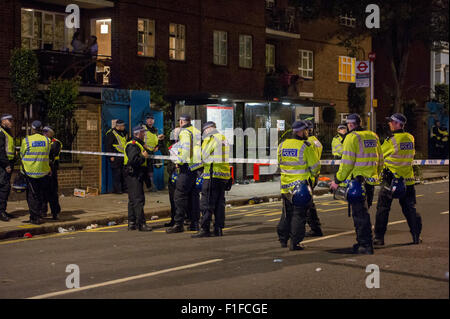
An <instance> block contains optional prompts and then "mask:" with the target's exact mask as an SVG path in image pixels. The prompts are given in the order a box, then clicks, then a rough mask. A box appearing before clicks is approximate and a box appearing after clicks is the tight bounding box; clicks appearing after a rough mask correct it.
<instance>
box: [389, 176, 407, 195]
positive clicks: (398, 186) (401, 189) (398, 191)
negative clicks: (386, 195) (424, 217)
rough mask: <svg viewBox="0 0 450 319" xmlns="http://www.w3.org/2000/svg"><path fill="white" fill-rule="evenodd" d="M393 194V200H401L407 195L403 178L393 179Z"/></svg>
mask: <svg viewBox="0 0 450 319" xmlns="http://www.w3.org/2000/svg"><path fill="white" fill-rule="evenodd" d="M391 192H392V197H393V198H401V197H403V196H404V195H405V194H406V186H405V182H404V180H403V177H400V178H393V179H392V183H391Z"/></svg>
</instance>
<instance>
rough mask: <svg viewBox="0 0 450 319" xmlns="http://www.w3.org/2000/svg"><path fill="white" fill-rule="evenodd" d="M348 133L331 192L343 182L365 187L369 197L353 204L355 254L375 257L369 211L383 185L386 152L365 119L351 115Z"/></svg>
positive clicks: (348, 121) (348, 122)
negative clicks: (374, 197) (376, 189)
mask: <svg viewBox="0 0 450 319" xmlns="http://www.w3.org/2000/svg"><path fill="white" fill-rule="evenodd" d="M346 122H347V126H348V133H347V135H346V136H345V139H344V145H343V150H342V160H341V164H340V166H339V170H338V172H337V173H336V175H335V180H334V181H333V182H332V183H331V189H333V190H336V189H337V188H338V187H339V184H340V183H344V182H345V183H348V182H350V180H355V181H357V182H358V183H360V184H361V185H363V186H364V188H365V192H366V198H363V199H362V200H360V201H357V202H352V203H350V204H349V205H350V207H351V209H352V212H353V221H354V225H355V229H356V240H357V243H356V244H355V245H353V252H354V253H355V254H373V244H372V226H371V223H370V215H369V208H370V206H371V205H372V200H373V194H374V185H376V184H378V183H379V176H380V173H381V170H382V168H383V153H382V151H381V146H380V141H379V138H378V135H377V134H375V133H374V132H372V131H369V130H366V129H364V128H362V127H361V117H360V116H359V115H358V114H350V115H349V116H348V117H347V121H346Z"/></svg>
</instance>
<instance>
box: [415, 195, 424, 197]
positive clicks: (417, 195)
mask: <svg viewBox="0 0 450 319" xmlns="http://www.w3.org/2000/svg"><path fill="white" fill-rule="evenodd" d="M422 196H424V195H416V197H422Z"/></svg>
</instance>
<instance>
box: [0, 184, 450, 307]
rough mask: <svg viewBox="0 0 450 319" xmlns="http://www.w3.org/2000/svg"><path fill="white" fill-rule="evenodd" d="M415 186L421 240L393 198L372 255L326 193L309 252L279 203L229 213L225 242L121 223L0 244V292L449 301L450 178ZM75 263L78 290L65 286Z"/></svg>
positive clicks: (1, 295) (43, 295)
mask: <svg viewBox="0 0 450 319" xmlns="http://www.w3.org/2000/svg"><path fill="white" fill-rule="evenodd" d="M416 190H417V194H418V198H417V202H418V203H417V208H418V211H419V212H420V213H421V214H422V218H423V233H422V238H423V243H422V244H420V245H417V246H416V245H409V243H410V242H411V236H410V233H409V229H408V226H407V223H406V221H405V219H404V217H403V215H402V213H401V210H400V206H399V205H398V202H394V204H393V206H392V211H391V215H390V219H389V222H390V226H389V227H388V233H387V235H386V238H385V241H386V246H385V247H383V248H379V249H376V250H375V254H374V255H370V256H368V255H364V256H361V255H352V254H351V250H350V248H351V246H352V244H353V243H354V242H355V234H354V232H353V231H354V228H353V222H352V219H351V218H349V217H347V205H346V204H345V202H339V201H335V200H333V199H332V197H330V196H327V195H325V196H322V197H318V198H316V204H317V207H318V213H319V217H320V219H321V222H322V227H323V231H324V236H323V237H319V238H317V237H316V238H305V241H304V242H303V243H304V246H305V247H306V249H305V250H304V251H293V252H291V251H289V250H288V249H286V248H280V245H279V242H278V240H277V235H276V226H277V223H278V220H279V217H280V214H281V203H280V202H272V203H264V204H259V205H252V206H242V207H232V208H229V209H227V217H226V218H227V220H226V227H227V228H226V229H225V230H224V236H223V237H218V238H217V237H212V238H199V239H192V238H191V237H190V236H191V234H192V232H184V233H179V234H170V235H169V234H166V233H165V229H164V228H160V227H158V226H162V224H163V223H164V222H166V220H160V221H156V223H152V225H154V226H155V228H154V230H153V231H152V232H149V233H142V232H137V231H127V229H126V225H117V226H112V227H105V228H100V229H95V230H92V231H77V232H73V233H66V234H53V235H47V236H37V237H33V238H30V239H19V240H6V241H0V269H1V272H0V298H30V297H37V298H150V299H159V298H181V299H187V298H189V299H192V298H201V299H205V298H206V299H208V298H224V299H236V298H249V299H260V298H264V299H267V298H270V299H274V298H275V299H278V298H280V299H290V298H295V299H297V298H338V299H339V298H389V299H391V298H394V299H395V298H449V284H448V271H449V266H448V265H449V259H448V257H449V221H448V218H449V215H448V210H449V198H448V195H449V183H448V181H447V182H439V183H431V184H427V185H419V186H416ZM376 199H377V198H376V197H375V201H376ZM374 206H375V207H376V204H375V205H374ZM375 207H372V208H371V210H370V212H371V216H372V223H373V222H374V218H375ZM70 264H75V265H77V266H78V267H79V270H80V285H81V288H80V289H67V288H66V278H67V276H69V275H70V273H68V272H66V267H67V265H70ZM370 264H375V265H377V266H378V267H379V269H380V277H379V279H380V280H379V283H380V287H379V288H372V289H368V288H367V287H366V279H367V277H368V276H369V275H371V273H369V272H366V267H367V265H370Z"/></svg>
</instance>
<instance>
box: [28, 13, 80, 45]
mask: <svg viewBox="0 0 450 319" xmlns="http://www.w3.org/2000/svg"><path fill="white" fill-rule="evenodd" d="M65 19H66V15H65V14H62V13H56V12H48V11H41V10H34V9H22V10H21V41H22V47H23V48H28V49H44V48H46V49H52V50H64V48H68V47H69V43H70V41H71V40H72V39H71V37H72V34H73V29H66V28H65Z"/></svg>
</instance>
